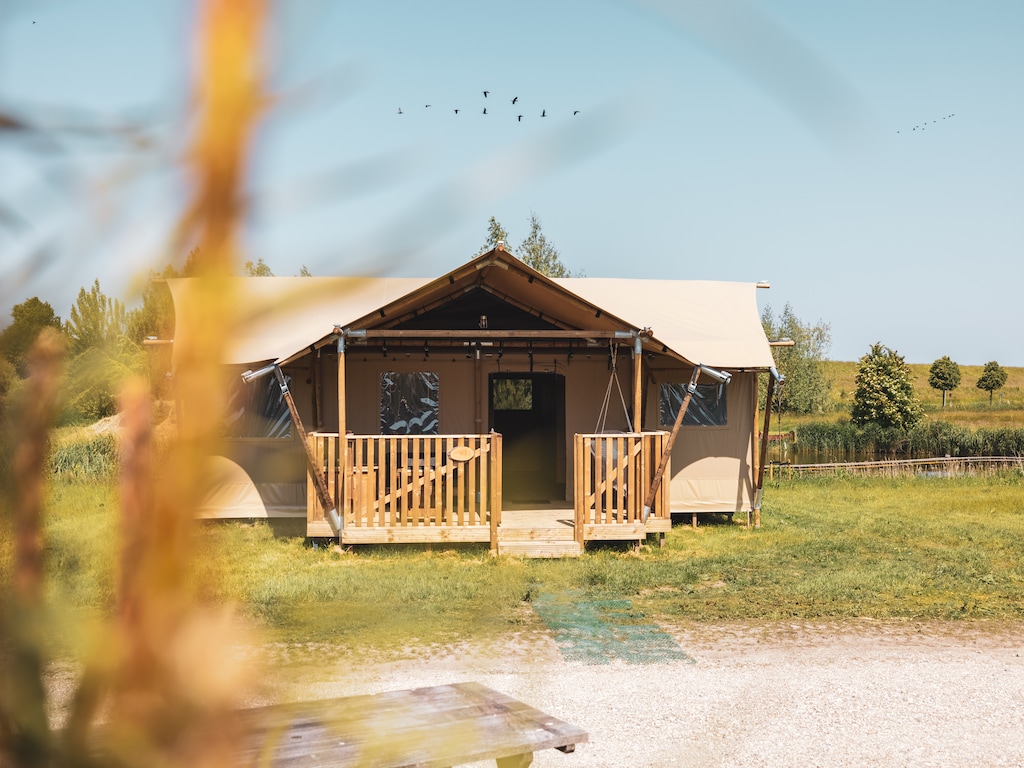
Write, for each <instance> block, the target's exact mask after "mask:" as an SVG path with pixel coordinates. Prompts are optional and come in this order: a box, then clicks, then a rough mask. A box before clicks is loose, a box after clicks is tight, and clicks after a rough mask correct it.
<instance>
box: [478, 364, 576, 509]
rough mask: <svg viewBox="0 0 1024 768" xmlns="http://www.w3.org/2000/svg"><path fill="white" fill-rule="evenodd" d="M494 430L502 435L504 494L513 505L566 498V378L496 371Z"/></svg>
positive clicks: (491, 410)
mask: <svg viewBox="0 0 1024 768" xmlns="http://www.w3.org/2000/svg"><path fill="white" fill-rule="evenodd" d="M488 401H489V403H490V406H489V416H490V423H491V428H492V429H494V431H495V432H500V433H501V435H502V476H501V477H502V496H503V497H504V498H505V499H506V500H507V501H509V502H510V503H513V504H524V503H532V502H536V503H546V502H550V501H562V500H564V499H565V378H564V377H563V376H560V375H558V374H556V373H492V374H491V375H490V386H489V397H488Z"/></svg>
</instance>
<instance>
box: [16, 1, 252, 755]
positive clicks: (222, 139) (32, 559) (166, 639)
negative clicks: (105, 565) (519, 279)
mask: <svg viewBox="0 0 1024 768" xmlns="http://www.w3.org/2000/svg"><path fill="white" fill-rule="evenodd" d="M265 16H266V9H265V6H264V3H263V2H262V0H207V1H206V2H204V3H201V4H200V8H199V15H198V19H197V41H198V45H197V51H198V56H199V66H198V68H197V77H196V81H195V94H194V101H193V103H194V106H195V125H194V126H193V133H192V139H191V141H190V146H189V149H188V152H187V162H188V164H189V167H190V169H191V172H192V178H193V193H192V196H191V200H190V203H189V205H188V206H187V208H186V211H185V213H184V215H183V217H182V221H181V225H180V227H179V231H178V233H177V239H178V245H182V244H188V245H190V246H194V247H197V248H199V250H200V252H201V253H202V254H203V255H204V258H203V260H202V263H201V264H200V265H199V270H198V274H199V275H200V276H202V277H205V278H206V279H205V280H203V281H200V282H201V283H202V287H201V289H200V290H202V291H203V293H204V296H203V300H202V301H201V303H200V307H201V312H200V313H197V315H196V316H194V317H192V318H190V319H189V321H190V322H194V323H195V324H196V326H197V328H196V330H195V331H193V332H191V333H184V334H182V337H183V338H185V339H188V341H187V342H185V343H182V344H181V345H179V347H178V348H177V349H176V350H175V368H176V370H175V377H176V382H175V383H176V387H177V389H178V391H179V393H180V396H181V399H182V401H184V402H188V403H190V404H191V405H190V409H189V411H188V412H187V413H183V414H178V430H179V432H178V439H177V440H176V441H175V442H174V444H173V445H172V446H171V447H170V449H169V451H168V454H167V456H166V460H164V461H162V462H161V464H160V467H159V469H158V470H157V469H156V468H155V467H154V462H153V453H152V431H151V417H150V408H151V397H150V393H149V391H148V389H147V387H146V385H144V384H143V383H141V382H140V381H135V380H130V381H128V382H127V383H126V384H125V385H124V387H123V388H122V391H121V395H120V398H119V400H120V411H121V428H122V436H121V442H120V453H121V474H120V508H121V510H120V511H121V516H120V519H121V522H120V542H119V552H120V555H119V569H118V570H119V573H118V590H117V604H116V608H115V611H114V615H113V617H112V618H111V620H110V621H109V622H108V623H107V624H106V625H105V626H103V627H101V628H100V630H99V631H98V632H97V633H96V635H95V636H94V637H88V638H87V637H85V633H79V636H78V637H76V641H77V643H78V645H80V646H81V647H79V648H76V649H75V651H76V653H77V654H78V655H79V656H80V657H81V660H82V672H81V675H80V677H79V679H78V681H77V684H76V689H75V692H74V694H73V697H72V699H71V702H70V704H69V705H68V709H67V713H66V720H65V722H64V723H63V728H61V729H60V730H57V729H55V728H54V727H53V724H51V723H50V722H49V719H48V717H49V716H48V711H49V708H50V704H49V702H48V700H47V693H46V687H45V685H44V682H45V674H46V665H47V661H48V658H47V655H48V653H49V652H50V651H51V650H52V646H53V643H52V637H53V636H54V635H56V634H57V633H56V631H55V628H56V623H55V622H56V618H55V616H56V613H55V611H53V610H52V609H51V607H50V606H47V605H46V603H45V601H44V594H43V588H42V584H43V569H44V561H43V555H44V552H45V547H44V544H43V519H42V512H43V494H44V490H45V483H44V467H45V464H46V454H47V447H48V440H49V431H50V429H51V427H52V425H53V419H54V413H55V409H56V404H57V400H58V387H59V381H60V365H61V357H62V351H61V348H60V341H59V338H58V337H57V335H56V334H55V333H53V332H51V331H49V330H44V331H43V332H42V333H41V334H40V336H39V338H38V340H37V341H36V343H35V345H34V347H33V349H32V352H31V353H30V355H29V366H30V368H31V375H30V378H29V385H28V392H27V396H26V397H25V398H24V405H23V409H22V412H21V415H20V420H19V423H20V428H19V431H18V435H17V439H16V447H15V449H14V459H13V477H12V478H11V486H12V487H13V489H14V493H13V494H7V498H5V499H4V502H3V504H4V507H3V509H4V510H5V512H8V513H9V514H5V515H4V516H3V519H4V523H3V526H4V528H5V529H9V530H10V534H11V535H4V536H3V539H2V540H3V541H4V542H12V543H10V544H5V547H4V550H2V551H0V575H2V576H3V577H4V578H3V582H2V584H0V590H2V595H0V596H2V597H3V610H2V618H0V767H3V768H6V766H42V765H47V766H49V765H64V764H67V765H94V764H103V765H110V764H113V765H126V766H134V765H138V766H178V765H182V766H184V765H188V766H190V768H198V767H200V766H222V765H229V764H231V763H232V762H233V761H234V759H235V758H234V753H233V733H232V729H231V719H230V717H229V715H230V712H231V709H232V708H233V707H234V706H235V705H237V703H238V699H239V697H240V695H241V693H242V688H241V686H242V684H243V680H244V678H243V675H242V670H241V668H240V666H239V665H238V664H235V663H232V659H233V658H235V657H236V656H235V654H234V650H235V645H236V644H237V642H238V641H239V640H240V635H239V630H238V629H237V622H235V620H234V617H233V614H232V612H231V610H230V609H229V608H211V607H210V606H205V605H203V604H202V603H201V602H200V600H199V599H198V597H197V595H195V594H194V593H193V591H192V590H191V589H190V588H189V587H188V586H187V585H188V584H189V579H188V578H187V577H186V576H187V569H188V564H189V559H190V555H191V551H190V531H191V528H192V522H193V510H194V509H195V508H196V503H197V500H198V498H199V494H200V493H202V489H203V486H204V481H205V476H204V473H205V467H206V457H208V456H209V455H210V453H211V452H212V451H213V449H214V447H215V441H216V439H217V432H218V428H217V425H218V423H219V420H220V417H221V407H222V405H221V404H222V403H223V396H222V390H223V381H222V373H221V370H220V365H219V362H220V360H222V359H223V354H222V353H223V348H224V344H225V339H226V338H228V336H229V335H230V334H231V331H232V328H233V326H234V322H235V321H234V311H235V306H234V302H233V301H232V296H231V293H230V290H229V281H228V280H227V277H228V275H229V274H231V272H232V265H233V264H234V263H236V261H237V252H236V248H237V243H236V232H237V225H238V219H239V214H240V210H241V199H242V195H241V189H242V186H243V184H242V181H243V175H244V170H245V168H246V157H247V152H248V149H249V145H250V141H251V137H252V132H253V128H254V122H255V119H256V117H257V115H258V114H259V112H260V110H261V109H262V107H263V97H262V95H261V87H262V75H263V73H262V68H261V61H260V51H261V42H262V34H263V28H264V25H265ZM0 532H2V533H5V534H6V533H7V531H6V530H4V531H0ZM252 677H255V676H250V678H249V679H252ZM99 723H102V725H98V724H99Z"/></svg>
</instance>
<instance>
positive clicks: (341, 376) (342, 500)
mask: <svg viewBox="0 0 1024 768" xmlns="http://www.w3.org/2000/svg"><path fill="white" fill-rule="evenodd" d="M345 398H346V388H345V336H344V334H341V333H339V334H338V453H339V457H338V458H339V462H340V464H341V469H340V476H339V477H338V506H339V507H341V510H342V511H341V513H340V514H341V515H342V520H344V519H345V518H344V510H347V509H348V508H349V500H348V499H349V494H350V493H351V492H352V489H351V488H349V482H348V480H349V478H348V474H349V472H348V466H349V464H348V419H347V418H346V413H345V410H346V406H345Z"/></svg>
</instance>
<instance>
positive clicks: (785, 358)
mask: <svg viewBox="0 0 1024 768" xmlns="http://www.w3.org/2000/svg"><path fill="white" fill-rule="evenodd" d="M761 325H762V326H763V327H764V332H765V335H766V336H767V337H768V338H769V339H791V340H792V341H793V345H792V346H789V347H772V356H773V357H774V358H775V367H776V368H778V369H779V373H781V374H782V375H783V376H785V377H786V386H784V387H782V388H781V389H779V390H778V391H777V397H778V401H777V402H778V406H777V407H778V409H779V410H780V411H783V410H785V411H792V412H793V413H825V412H826V411H830V410H832V407H833V403H832V396H831V389H832V381H831V380H830V379H829V378H828V376H827V375H826V373H825V358H826V356H827V355H828V351H829V348H830V347H831V346H832V332H831V329H830V327H829V325H828V323H823V322H821V321H820V320H819V321H818V323H817V324H816V325H812V324H810V323H805V322H803V321H801V320H800V318H798V317H797V316H796V314H795V313H794V312H793V307H792V306H790V305H789V304H788V303H787V304H786V306H785V307H783V309H782V315H781V317H779V318H778V320H776V319H775V316H774V315H773V313H772V308H771V307H770V306H767V307H765V308H764V312H762V313H761ZM765 396H766V392H762V393H761V399H762V401H763V400H764V397H765Z"/></svg>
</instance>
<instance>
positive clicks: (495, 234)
mask: <svg viewBox="0 0 1024 768" xmlns="http://www.w3.org/2000/svg"><path fill="white" fill-rule="evenodd" d="M498 243H505V244H506V245H507V244H508V232H507V231H505V228H504V227H503V226H501V224H499V223H498V220H497V219H496V218H494V217H493V216H491V218H490V219H488V220H487V241H486V242H485V243H484V244H483V246H482V247H481V248H480V250H479V252H478V253H477V256H479V255H480V254H482V253H487V252H488V251H491V250H494V248H495V247H497V245H498Z"/></svg>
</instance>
